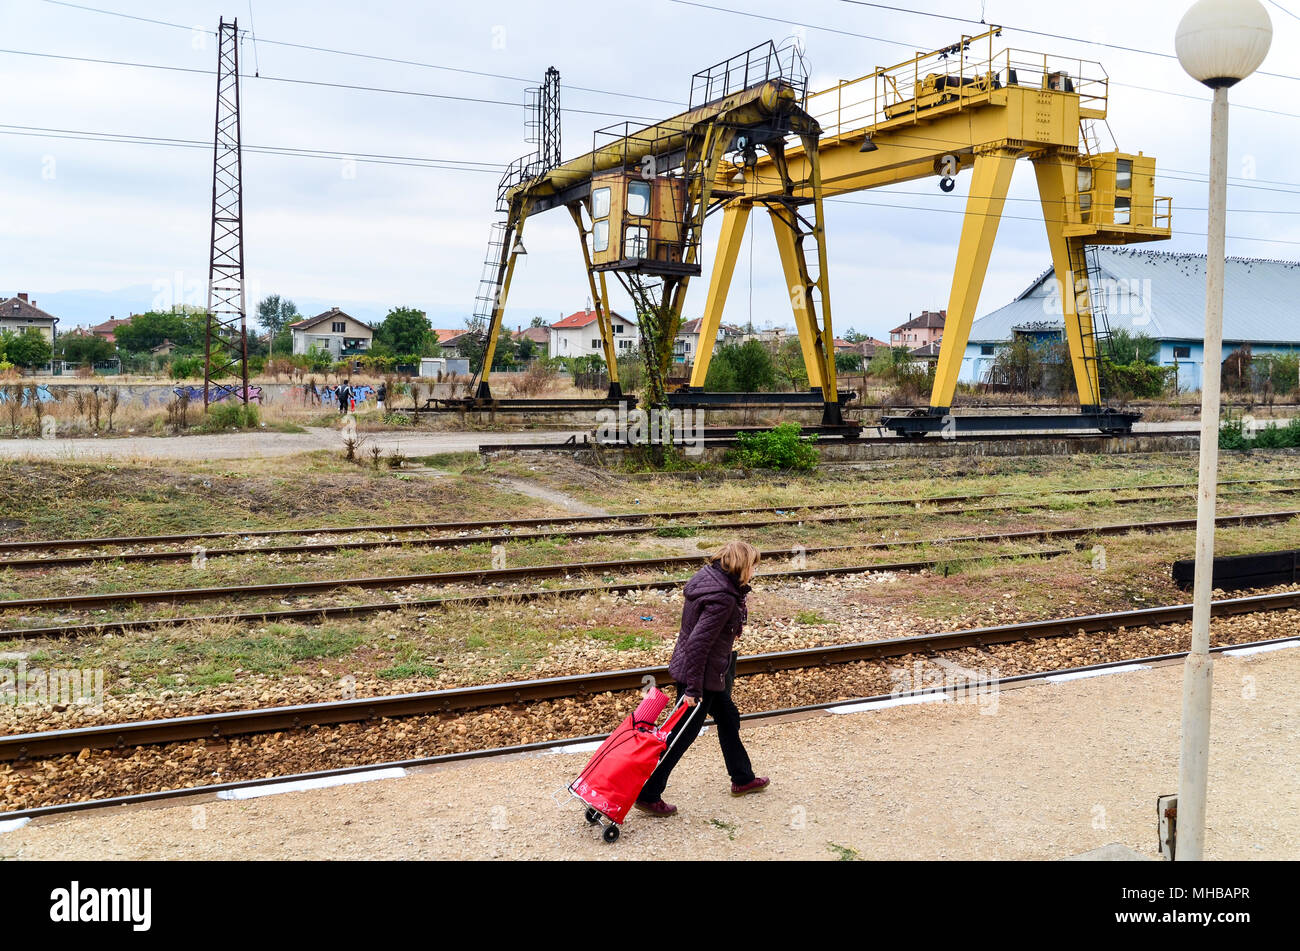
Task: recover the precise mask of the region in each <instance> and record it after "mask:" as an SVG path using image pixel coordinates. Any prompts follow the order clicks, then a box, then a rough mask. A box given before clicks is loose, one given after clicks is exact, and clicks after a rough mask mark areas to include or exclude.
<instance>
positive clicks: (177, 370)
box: [170, 357, 203, 380]
mask: <svg viewBox="0 0 1300 951" xmlns="http://www.w3.org/2000/svg"><path fill="white" fill-rule="evenodd" d="M170 374H171V378H172V379H173V380H196V379H198V378H199V377H201V376H203V358H202V357H181V358H180V359H178V360H173V361H172V366H171V371H170Z"/></svg>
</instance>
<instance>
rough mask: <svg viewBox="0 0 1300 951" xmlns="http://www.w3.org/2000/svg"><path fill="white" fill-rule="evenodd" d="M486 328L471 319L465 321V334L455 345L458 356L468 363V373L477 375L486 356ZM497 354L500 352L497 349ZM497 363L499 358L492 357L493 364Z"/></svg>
mask: <svg viewBox="0 0 1300 951" xmlns="http://www.w3.org/2000/svg"><path fill="white" fill-rule="evenodd" d="M487 343H488V341H487V328H486V327H484V326H482V325H480V324H479V322H478V321H476V320H475V319H474V318H473V317H469V318H466V320H465V333H464V334H463V335H462V336H461V338H460V341H459V342H458V343H457V344H456V349H457V350H458V351H460V355H461V356H462V357H464V358H465V359H467V360H468V361H469V372H470V373H478V372H479V370H480V369H482V367H483V358H484V357H485V356H486V355H487ZM497 350H498V353H499V351H500V350H501V348H500V347H498V348H497ZM498 361H499V356H498V357H494V359H493V361H492V362H493V364H494V365H495V364H496V363H497V362H498Z"/></svg>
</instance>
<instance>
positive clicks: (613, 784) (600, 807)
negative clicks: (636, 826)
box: [569, 688, 694, 842]
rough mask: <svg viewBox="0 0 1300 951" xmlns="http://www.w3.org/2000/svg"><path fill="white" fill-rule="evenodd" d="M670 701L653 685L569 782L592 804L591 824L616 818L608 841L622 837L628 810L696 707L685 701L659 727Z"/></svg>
mask: <svg viewBox="0 0 1300 951" xmlns="http://www.w3.org/2000/svg"><path fill="white" fill-rule="evenodd" d="M667 705H668V697H667V696H665V695H664V693H663V692H662V691H660V690H659V689H658V688H653V689H651V691H650V693H649V695H648V696H647V697H646V698H645V700H643V701H642V702H641V705H640V706H638V707H637V709H636V711H635V712H634V713H632V714H630V715H629V716H628V717H627V719H626V720H624V721H623V722H622V723H620V724H619V726H618V729H616V730H615V731H614V732H613V733H611V734H610V735H609V738H608V739H606V740H605V742H604V743H602V744H601V745H600V748H599V749H598V750H596V752H595V754H594V755H593V756H592V757H591V761H590V762H589V763H587V768H586V769H584V770H583V771H582V773H581V775H579V776H578V778H577V779H575V780H574V781H573V782H572V783H570V785H569V792H571V793H573V795H575V796H577V797H578V798H579V799H581V800H582V801H583V802H585V803H586V804H587V806H588V807H589V808H588V809H587V821H588V822H591V823H592V824H596V823H598V822H599V821H600V818H601V817H602V816H604V817H605V818H607V819H609V820H610V825H609V826H607V827H606V830H605V838H606V840H607V841H611V842H612V841H613V840H614V839H616V838H618V825H619V824H620V823H622V822H623V820H624V819H626V818H627V813H628V810H629V809H631V808H632V804H633V803H634V802H635V801H636V797H637V796H639V795H640V794H641V789H642V787H644V786H645V784H646V780H648V779H649V778H650V774H651V773H653V772H654V770H655V767H656V766H657V765H659V760H660V758H661V757H662V756H663V755H664V752H665V751H666V750H667V749H668V735H669V734H670V733H672V731H673V727H675V726H677V724H678V722H679V721H680V720H681V718H682V717H683V716H685V715H686V713H687V712H688V711H690V710H692V709H694V708H692V707H687V706H686V705H685V704H683V703H680V702H679V703H678V704H677V707H676V709H674V710H673V712H672V713H671V714H669V716H668V719H666V720H664V722H663V726H660V727H658V728H656V727H655V720H657V719H658V718H659V714H660V713H661V712H663V709H664V707H666V706H667ZM611 829H612V830H613V832H612V833H611V832H610V830H611Z"/></svg>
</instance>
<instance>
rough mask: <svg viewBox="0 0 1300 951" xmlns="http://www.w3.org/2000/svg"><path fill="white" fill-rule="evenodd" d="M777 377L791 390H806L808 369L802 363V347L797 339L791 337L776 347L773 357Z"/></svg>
mask: <svg viewBox="0 0 1300 951" xmlns="http://www.w3.org/2000/svg"><path fill="white" fill-rule="evenodd" d="M772 363H773V367H774V368H775V370H776V374H777V377H778V378H779V379H780V380H781V381H782V382H783V383H785V384H786V385H788V386H789V387H790V388H791V389H792V390H806V389H808V368H807V367H806V366H804V362H803V347H802V346H801V345H800V343H799V338H798V337H791V338H790V339H788V340H786V341H785V342H784V343H782V344H781V345H780V346H778V347H777V349H776V353H775V354H774V355H773V361H772Z"/></svg>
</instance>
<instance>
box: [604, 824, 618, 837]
mask: <svg viewBox="0 0 1300 951" xmlns="http://www.w3.org/2000/svg"><path fill="white" fill-rule="evenodd" d="M601 838H602V839H604V840H605V841H606V842H617V841H618V826H616V825H614V824H613V823H612V822H611V823H610V824H609V825H607V826H605V831H604V833H602V835H601Z"/></svg>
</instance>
